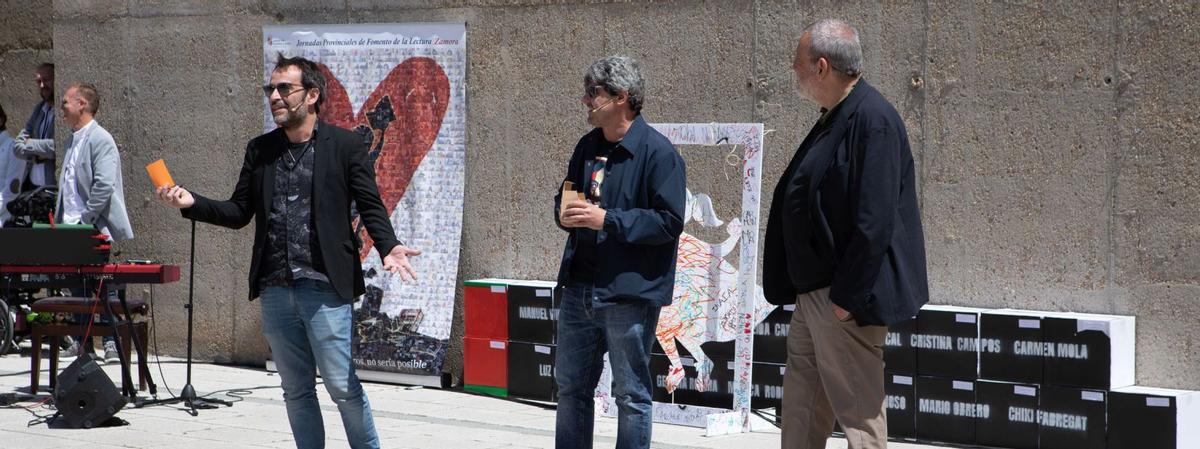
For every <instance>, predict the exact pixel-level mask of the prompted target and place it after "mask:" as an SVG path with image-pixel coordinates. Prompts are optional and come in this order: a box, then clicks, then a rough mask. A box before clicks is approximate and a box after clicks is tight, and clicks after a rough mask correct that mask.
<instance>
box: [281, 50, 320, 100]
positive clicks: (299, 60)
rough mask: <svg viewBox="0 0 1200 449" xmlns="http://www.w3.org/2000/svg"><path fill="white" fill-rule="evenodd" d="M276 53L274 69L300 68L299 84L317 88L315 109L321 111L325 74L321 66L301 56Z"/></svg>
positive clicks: (308, 87)
mask: <svg viewBox="0 0 1200 449" xmlns="http://www.w3.org/2000/svg"><path fill="white" fill-rule="evenodd" d="M276 55H277V56H276V58H275V69H274V70H282V69H285V68H288V67H296V68H298V69H300V84H301V85H303V86H304V88H305V89H317V104H316V111H317V112H321V103H324V102H325V75H324V74H322V73H321V68H320V67H318V66H317V63H315V62H313V61H311V60H308V59H305V58H304V57H301V56H295V57H291V58H289V57H286V56H284V55H283V53H282V52H280V53H277V54H276ZM274 70H273V71H274Z"/></svg>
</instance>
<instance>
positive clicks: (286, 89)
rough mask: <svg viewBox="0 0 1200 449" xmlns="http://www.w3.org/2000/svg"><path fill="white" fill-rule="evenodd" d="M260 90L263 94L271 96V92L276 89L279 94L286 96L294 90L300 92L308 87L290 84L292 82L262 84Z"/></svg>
mask: <svg viewBox="0 0 1200 449" xmlns="http://www.w3.org/2000/svg"><path fill="white" fill-rule="evenodd" d="M262 90H263V94H264V95H266V96H268V97H269V96H271V94H272V93H274V92H275V91H276V90H278V91H279V96H281V97H286V96H288V95H291V94H293V93H296V92H300V91H302V90H308V88H307V87H304V86H300V85H296V84H292V83H279V84H267V85H264V86H263V87H262Z"/></svg>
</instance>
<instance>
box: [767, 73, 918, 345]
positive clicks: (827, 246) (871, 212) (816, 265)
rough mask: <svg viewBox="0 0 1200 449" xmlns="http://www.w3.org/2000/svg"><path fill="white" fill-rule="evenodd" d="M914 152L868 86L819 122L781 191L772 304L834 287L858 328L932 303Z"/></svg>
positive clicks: (770, 234)
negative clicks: (914, 167) (917, 192)
mask: <svg viewBox="0 0 1200 449" xmlns="http://www.w3.org/2000/svg"><path fill="white" fill-rule="evenodd" d="M913 171H914V170H913V157H912V151H911V149H910V148H909V146H908V134H907V132H906V131H905V129H904V122H903V121H901V119H900V115H899V114H897V113H896V110H895V108H893V107H892V105H891V104H890V103H888V101H887V100H886V99H885V98H884V97H883V95H881V94H880V93H879V92H878V91H876V90H875V89H874V88H872V87H871V86H870V85H869V84H867V82H866V81H865V80H861V79H860V80H859V81H858V84H857V85H856V86H855V87H854V89H853V90H851V92H850V94H849V95H848V96H847V97H846V98H845V99H844V100H842V102H841V103H840V104H839V105H838V106H835V108H834V109H833V110H832V111H830V112H829V113H828V115H827V118H826V120H824V121H823V122H818V124H817V125H816V126H814V127H813V129H812V131H810V132H809V135H808V137H806V138H805V139H804V142H803V143H801V144H800V148H799V149H798V150H797V151H796V154H795V156H793V158H792V161H791V163H790V164H788V168H787V170H786V171H785V172H784V174H783V177H782V178H781V179H780V180H779V184H778V185H776V186H775V193H774V197H773V198H772V200H771V211H770V215H769V216H768V219H767V234H766V241H765V242H764V252H763V292H764V294H765V295H766V297H767V300H768V301H769V302H771V303H773V304H789V303H794V302H795V301H796V294H798V293H807V292H810V291H813V290H816V289H819V288H823V287H827V286H828V287H830V290H829V297H830V299H831V300H832V301H833V303H834V304H837V305H838V306H839V307H841V308H843V309H846V310H847V311H849V312H850V313H851V314H853V315H854V318H855V321H857V322H858V324H860V325H872V324H873V325H882V324H892V323H896V322H899V321H903V320H906V319H908V318H911V317H912V316H913V315H916V313H917V310H918V309H920V308H921V305H923V304H925V303H926V302H927V301H928V300H929V286H928V280H927V279H926V269H925V238H924V233H923V231H922V229H921V212H920V210H919V209H918V207H917V194H916V190H915V189H916V184H915V174H914V172H913Z"/></svg>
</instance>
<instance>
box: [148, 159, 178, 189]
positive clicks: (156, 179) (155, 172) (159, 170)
mask: <svg viewBox="0 0 1200 449" xmlns="http://www.w3.org/2000/svg"><path fill="white" fill-rule="evenodd" d="M146 173H148V174H150V182H152V183H154V187H155V188H159V189H161V188H163V187H174V186H175V181H174V180H172V179H171V172H169V171H167V163H166V162H163V160H162V159H159V160H157V161H154V162H151V163H150V164H149V165H147V166H146Z"/></svg>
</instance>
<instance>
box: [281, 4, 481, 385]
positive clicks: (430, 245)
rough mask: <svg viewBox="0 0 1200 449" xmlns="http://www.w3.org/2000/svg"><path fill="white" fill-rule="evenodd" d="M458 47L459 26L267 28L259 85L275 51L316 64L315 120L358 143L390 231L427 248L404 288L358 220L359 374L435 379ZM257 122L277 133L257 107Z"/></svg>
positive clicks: (451, 242) (453, 167)
mask: <svg viewBox="0 0 1200 449" xmlns="http://www.w3.org/2000/svg"><path fill="white" fill-rule="evenodd" d="M466 48H467V47H466V26H465V25H464V24H460V23H459V24H441V23H438V24H363V25H289V26H266V27H263V73H264V79H268V78H269V77H270V74H271V70H272V69H273V68H274V65H275V59H276V55H277V54H278V53H283V54H284V55H285V56H303V57H305V58H308V59H311V60H313V61H316V62H318V63H319V64H320V66H321V69H322V71H323V72H324V74H325V77H326V80H327V81H326V82H327V89H326V90H327V92H325V102H324V104H323V105H322V106H321V111H320V115H319V116H320V118H321V120H322V121H324V122H326V123H330V124H333V125H335V126H339V127H342V128H346V129H349V130H352V131H354V132H356V133H358V134H360V135H361V136H362V137H363V141H364V142H365V143H366V145H367V151H368V156H369V158H370V159H371V161H373V163H374V166H375V178H376V181H377V183H378V184H379V193H380V197H381V198H382V199H383V203H384V205H385V206H386V207H387V210H388V214H389V216H390V217H391V221H392V226H393V227H394V228H395V230H396V236H397V237H398V238H399V239H400V241H402V242H404V243H405V244H406V245H408V246H410V247H414V248H417V249H420V250H421V251H422V253H423V254H422V255H421V256H419V257H415V258H413V259H412V263H413V267H414V268H415V269H416V271H417V274H418V279H417V281H416V282H412V283H402V282H401V281H400V277H399V276H398V275H392V274H390V273H388V272H386V271H384V270H383V268H382V265H383V263H382V260H381V258H380V254H378V252H377V251H376V250H375V249H374V248H373V246H372V243H373V242H372V240H371V239H370V237H369V236H368V235H367V233H366V231H365V230H364V229H362V225H361V223H360V222H359V220H358V218H357V216H356V217H354V225H355V229H356V231H357V233H358V235H359V238H361V239H362V243H363V246H362V249H361V251H360V253H359V257H360V260H361V261H362V266H363V272H364V273H365V277H366V282H367V294H366V295H364V296H363V298H362V300H361V301H359V302H357V303H356V304H355V310H354V320H355V332H354V360H355V363H356V365H357V367H358V369H359V370H360V373H362V372H363V371H367V372H368V373H365V374H367V375H366V376H363V377H365V378H372V377H374V378H380V376H371V375H370V372H377V373H395V374H401V375H418V376H439V377H440V375H441V371H442V362H443V361H444V359H445V355H446V349H447V347H448V346H449V338H450V325H451V321H452V319H453V316H454V293H455V287H456V286H455V281H456V279H457V278H458V258H459V243H460V239H461V235H462V232H461V231H462V210H463V179H464V168H465V159H466V67H467V55H466ZM263 126H264V129H266V130H270V129H274V128H275V124H274V122H273V121H272V120H271V112H270V107H269V105H266V103H265V101H264V117H263ZM383 379H387V377H386V376H384V377H383Z"/></svg>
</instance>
